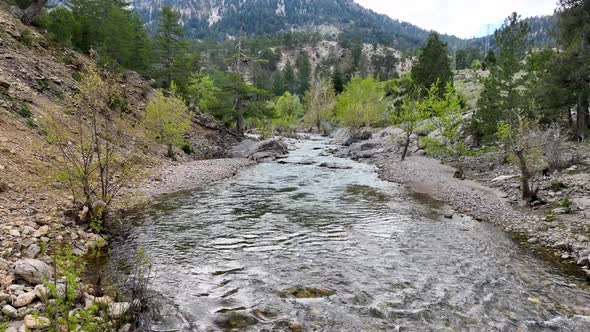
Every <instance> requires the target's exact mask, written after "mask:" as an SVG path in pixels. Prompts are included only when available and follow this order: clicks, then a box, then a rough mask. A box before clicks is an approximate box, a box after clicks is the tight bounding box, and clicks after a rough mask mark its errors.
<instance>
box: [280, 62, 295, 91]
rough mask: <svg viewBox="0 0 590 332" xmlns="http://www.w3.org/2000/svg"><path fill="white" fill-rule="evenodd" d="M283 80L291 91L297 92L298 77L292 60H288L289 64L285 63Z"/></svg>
mask: <svg viewBox="0 0 590 332" xmlns="http://www.w3.org/2000/svg"><path fill="white" fill-rule="evenodd" d="M282 80H283V84H284V87H285V89H286V90H287V91H289V92H291V93H297V77H296V75H295V70H294V69H293V65H291V62H287V65H285V68H284V69H283V73H282Z"/></svg>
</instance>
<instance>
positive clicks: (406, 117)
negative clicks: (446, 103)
mask: <svg viewBox="0 0 590 332" xmlns="http://www.w3.org/2000/svg"><path fill="white" fill-rule="evenodd" d="M428 116H430V112H429V109H428V104H427V103H426V101H423V100H420V97H419V96H412V95H411V94H406V95H404V96H403V97H402V104H401V106H400V107H399V109H396V110H394V112H392V114H391V115H390V118H391V122H392V123H393V124H396V125H398V126H399V127H400V128H401V129H402V130H403V131H404V133H405V142H403V144H404V150H403V152H402V156H401V159H402V161H403V160H404V159H405V158H406V153H407V152H408V146H409V144H410V139H411V136H412V134H414V131H415V130H416V126H417V125H418V123H419V122H420V121H422V120H424V119H426V118H428Z"/></svg>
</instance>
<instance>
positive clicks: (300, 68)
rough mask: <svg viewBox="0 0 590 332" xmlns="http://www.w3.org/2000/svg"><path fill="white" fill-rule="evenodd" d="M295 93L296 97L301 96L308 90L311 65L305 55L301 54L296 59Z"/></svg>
mask: <svg viewBox="0 0 590 332" xmlns="http://www.w3.org/2000/svg"><path fill="white" fill-rule="evenodd" d="M295 64H296V66H297V85H298V87H297V91H295V92H296V93H297V94H298V95H300V96H302V95H303V94H305V91H307V90H308V89H309V79H310V77H311V63H310V62H309V57H308V56H307V54H306V53H304V52H302V53H301V54H299V56H298V57H297V62H296V63H295Z"/></svg>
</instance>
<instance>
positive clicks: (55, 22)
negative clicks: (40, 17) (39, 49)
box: [46, 7, 79, 46]
mask: <svg viewBox="0 0 590 332" xmlns="http://www.w3.org/2000/svg"><path fill="white" fill-rule="evenodd" d="M46 19H47V32H48V33H49V36H50V37H51V39H53V40H54V41H55V42H57V43H58V44H61V45H63V46H71V45H72V37H73V36H74V32H75V31H77V30H78V29H79V27H78V24H79V23H78V21H77V20H76V18H75V17H74V14H73V13H72V11H71V10H69V9H67V8H64V7H57V8H55V9H53V10H51V11H50V12H49V13H48V14H47V18H46Z"/></svg>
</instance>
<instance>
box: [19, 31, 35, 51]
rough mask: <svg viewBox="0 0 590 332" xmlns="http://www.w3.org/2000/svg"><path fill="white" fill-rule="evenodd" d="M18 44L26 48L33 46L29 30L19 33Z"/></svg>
mask: <svg viewBox="0 0 590 332" xmlns="http://www.w3.org/2000/svg"><path fill="white" fill-rule="evenodd" d="M20 42H21V43H22V44H23V45H25V46H27V47H31V46H32V45H33V34H32V33H31V30H29V29H24V30H22V31H21V32H20Z"/></svg>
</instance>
